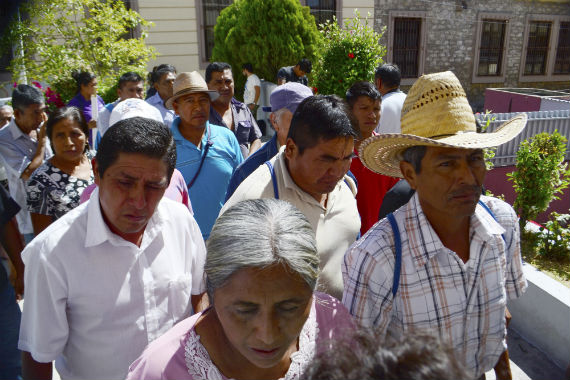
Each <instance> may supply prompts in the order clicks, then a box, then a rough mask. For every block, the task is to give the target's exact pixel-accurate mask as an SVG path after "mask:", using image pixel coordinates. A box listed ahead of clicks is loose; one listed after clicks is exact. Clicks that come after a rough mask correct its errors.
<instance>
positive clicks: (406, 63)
mask: <svg viewBox="0 0 570 380" xmlns="http://www.w3.org/2000/svg"><path fill="white" fill-rule="evenodd" d="M421 27H422V19H421V18H411V17H396V18H395V19H394V40H393V41H394V42H393V45H392V49H393V52H392V62H394V63H395V64H397V65H398V67H399V68H400V72H401V73H402V78H417V77H418V71H419V58H420V35H421Z"/></svg>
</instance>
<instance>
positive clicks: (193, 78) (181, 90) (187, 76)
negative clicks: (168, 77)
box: [164, 71, 220, 110]
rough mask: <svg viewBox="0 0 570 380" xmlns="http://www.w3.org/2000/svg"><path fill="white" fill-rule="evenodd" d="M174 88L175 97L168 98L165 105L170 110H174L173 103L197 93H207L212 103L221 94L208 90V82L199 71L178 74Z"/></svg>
mask: <svg viewBox="0 0 570 380" xmlns="http://www.w3.org/2000/svg"><path fill="white" fill-rule="evenodd" d="M173 87H174V88H173V89H172V93H173V94H174V95H172V96H171V97H170V98H168V100H167V101H166V102H165V103H164V105H165V106H166V108H168V109H169V110H171V109H172V103H174V101H175V100H176V99H178V98H179V97H181V96H184V95H188V94H194V93H196V92H205V93H207V94H208V95H209V96H210V100H211V101H214V100H216V99H217V98H218V97H219V96H220V94H218V91H214V90H210V89H208V85H207V84H206V81H205V80H204V78H202V76H201V75H200V73H199V72H197V71H192V72H191V73H180V74H178V76H177V77H176V79H175V80H174V85H173Z"/></svg>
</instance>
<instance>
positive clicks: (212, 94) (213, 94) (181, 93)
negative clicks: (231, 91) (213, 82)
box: [164, 88, 220, 110]
mask: <svg viewBox="0 0 570 380" xmlns="http://www.w3.org/2000/svg"><path fill="white" fill-rule="evenodd" d="M198 92H205V93H206V94H208V95H209V96H210V101H212V102H213V101H214V100H216V99H218V97H219V96H220V94H219V93H218V91H214V90H205V89H201V88H200V89H193V88H186V89H184V90H182V91H179V92H177V93H176V94H174V95H172V96H171V97H170V98H168V100H167V101H166V102H164V106H165V107H166V108H167V109H169V110H172V109H174V108H172V103H174V101H175V100H176V99H178V98H179V97H181V96H184V95H188V94H195V93H198Z"/></svg>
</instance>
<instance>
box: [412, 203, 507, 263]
mask: <svg viewBox="0 0 570 380" xmlns="http://www.w3.org/2000/svg"><path fill="white" fill-rule="evenodd" d="M406 208H407V209H406V218H405V223H406V231H408V235H409V234H410V231H411V232H412V234H413V233H414V232H416V231H417V236H408V241H409V245H410V252H411V255H412V258H413V260H414V263H415V265H416V266H417V267H421V266H423V265H425V264H426V263H427V262H428V261H430V260H431V259H432V258H433V257H434V256H436V255H437V254H438V253H440V252H443V251H444V250H446V249H447V248H446V247H445V246H444V245H443V243H442V242H441V240H440V238H439V236H438V235H437V233H436V232H435V230H434V229H433V227H432V226H431V224H430V222H429V221H428V219H427V217H426V216H425V214H424V212H423V210H422V206H421V204H420V200H419V197H418V193H417V192H416V193H415V194H414V195H413V197H412V199H411V200H410V201H409V202H408V204H407V206H406ZM411 223H414V224H417V225H416V226H413V225H411V226H408V224H411ZM504 232H505V229H504V228H503V227H501V225H500V224H499V223H497V221H495V219H494V218H493V217H492V216H491V214H489V213H488V212H487V211H486V210H485V209H484V208H483V207H482V206H481V205H480V204H477V206H476V207H475V212H474V213H473V215H471V218H470V220H469V236H471V237H472V239H474V238H475V237H476V235H477V236H478V239H480V240H481V241H488V242H492V241H494V240H495V239H494V237H496V235H501V234H503V233H504ZM470 245H471V244H470Z"/></svg>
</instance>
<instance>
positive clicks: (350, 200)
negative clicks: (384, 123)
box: [220, 146, 360, 300]
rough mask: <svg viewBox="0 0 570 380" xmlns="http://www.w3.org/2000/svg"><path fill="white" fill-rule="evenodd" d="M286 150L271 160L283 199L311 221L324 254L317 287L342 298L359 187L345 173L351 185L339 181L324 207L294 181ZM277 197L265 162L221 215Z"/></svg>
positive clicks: (357, 218)
mask: <svg viewBox="0 0 570 380" xmlns="http://www.w3.org/2000/svg"><path fill="white" fill-rule="evenodd" d="M284 151H285V147H284V146H282V147H281V149H280V151H279V153H278V154H277V155H276V156H275V157H273V158H272V159H271V160H270V162H271V163H272V165H273V167H274V169H275V177H276V179H277V187H278V190H279V199H282V200H285V201H288V202H290V203H291V204H292V205H294V206H295V207H297V208H298V209H299V211H301V212H302V213H303V214H304V215H305V216H306V217H307V219H308V220H309V222H310V223H311V227H313V230H314V231H315V235H316V239H317V248H318V251H319V257H320V269H321V273H319V283H318V286H317V288H318V290H319V291H322V292H324V293H327V294H330V295H332V296H334V297H336V298H338V299H339V300H340V299H341V297H342V290H343V283H342V273H341V263H342V259H343V257H344V253H345V252H346V250H347V249H348V247H349V246H350V245H351V244H352V243H353V242H354V241H355V240H356V238H357V236H358V233H359V231H360V216H359V215H358V209H357V207H356V199H355V195H356V186H355V185H354V182H353V181H352V179H351V178H350V177H348V176H345V179H346V181H347V182H348V183H349V184H350V186H349V185H348V184H347V183H346V182H345V181H339V182H338V183H337V185H336V187H335V188H334V190H333V191H331V192H330V193H328V194H327V197H328V198H327V206H326V207H324V206H323V205H321V204H320V203H319V202H318V201H317V200H316V199H315V198H313V197H312V196H311V195H310V194H309V193H307V192H305V191H303V189H301V188H300V187H299V186H297V184H296V183H295V182H294V181H293V178H291V175H290V174H289V171H288V170H287V166H286V164H285V154H284ZM274 197H275V193H274V191H273V183H272V181H271V174H270V172H269V168H268V167H267V165H261V166H260V167H259V168H257V169H256V170H255V171H254V172H253V173H251V174H250V175H249V176H248V177H247V178H246V179H245V180H244V181H243V182H242V183H241V184H240V185H239V186H238V188H237V189H236V191H235V192H234V194H233V195H232V196H231V197H230V199H228V201H227V202H226V204H225V205H224V207H223V208H222V210H221V212H220V214H222V213H224V212H225V211H226V210H227V209H228V208H229V207H231V206H232V205H234V204H236V203H238V202H239V201H243V200H245V199H260V198H274Z"/></svg>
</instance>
